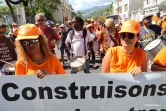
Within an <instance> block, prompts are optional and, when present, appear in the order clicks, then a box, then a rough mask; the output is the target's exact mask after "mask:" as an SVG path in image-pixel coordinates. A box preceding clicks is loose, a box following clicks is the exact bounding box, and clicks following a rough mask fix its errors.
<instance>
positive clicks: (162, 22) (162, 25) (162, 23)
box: [157, 20, 166, 28]
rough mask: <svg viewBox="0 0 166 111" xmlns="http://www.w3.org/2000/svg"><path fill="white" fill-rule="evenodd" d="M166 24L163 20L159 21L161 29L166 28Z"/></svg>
mask: <svg viewBox="0 0 166 111" xmlns="http://www.w3.org/2000/svg"><path fill="white" fill-rule="evenodd" d="M165 24H166V21H163V20H159V21H158V22H157V25H158V26H160V27H161V28H165Z"/></svg>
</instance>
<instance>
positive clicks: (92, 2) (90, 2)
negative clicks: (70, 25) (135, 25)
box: [68, 0, 114, 10]
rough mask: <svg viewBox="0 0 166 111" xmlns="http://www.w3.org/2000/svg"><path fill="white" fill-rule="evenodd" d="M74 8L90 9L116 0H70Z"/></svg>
mask: <svg viewBox="0 0 166 111" xmlns="http://www.w3.org/2000/svg"><path fill="white" fill-rule="evenodd" d="M68 1H69V2H70V4H71V5H72V7H73V8H74V10H83V9H89V8H91V7H93V6H102V5H107V4H110V3H112V2H113V1H114V0H68Z"/></svg>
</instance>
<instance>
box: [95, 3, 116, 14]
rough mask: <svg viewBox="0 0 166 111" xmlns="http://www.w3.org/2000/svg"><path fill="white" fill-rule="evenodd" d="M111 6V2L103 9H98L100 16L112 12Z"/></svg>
mask: <svg viewBox="0 0 166 111" xmlns="http://www.w3.org/2000/svg"><path fill="white" fill-rule="evenodd" d="M112 8H113V3H111V4H110V5H109V6H108V7H107V8H105V9H103V10H100V11H99V12H98V14H99V15H100V16H102V15H105V16H107V15H110V13H112Z"/></svg>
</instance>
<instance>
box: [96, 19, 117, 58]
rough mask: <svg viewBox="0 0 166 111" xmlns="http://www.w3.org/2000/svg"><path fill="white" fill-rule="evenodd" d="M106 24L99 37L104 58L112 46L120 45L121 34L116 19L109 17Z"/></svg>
mask: <svg viewBox="0 0 166 111" xmlns="http://www.w3.org/2000/svg"><path fill="white" fill-rule="evenodd" d="M104 25H105V28H104V29H102V31H101V33H100V39H99V42H100V52H101V58H102V59H103V57H104V56H105V54H106V52H107V50H108V49H109V48H110V47H115V46H118V45H120V39H119V34H118V31H117V30H115V24H114V21H113V20H112V19H111V18H110V19H107V20H106V21H105V23H104Z"/></svg>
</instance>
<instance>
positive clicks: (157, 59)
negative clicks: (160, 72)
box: [153, 47, 166, 68]
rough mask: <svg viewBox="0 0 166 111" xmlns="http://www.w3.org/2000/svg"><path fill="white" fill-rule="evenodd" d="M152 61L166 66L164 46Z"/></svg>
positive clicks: (165, 48) (165, 49)
mask: <svg viewBox="0 0 166 111" xmlns="http://www.w3.org/2000/svg"><path fill="white" fill-rule="evenodd" d="M153 61H154V62H155V63H157V64H159V65H161V66H163V67H165V68H166V47H164V48H163V49H162V50H160V52H159V53H158V54H157V55H156V57H155V58H154V60H153Z"/></svg>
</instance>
